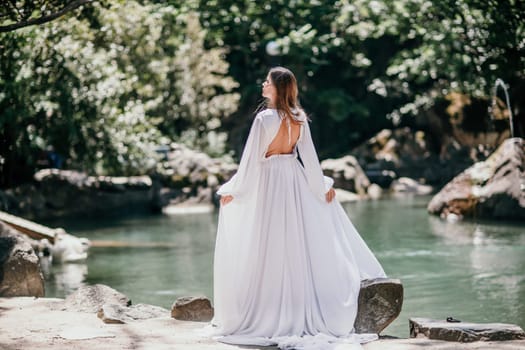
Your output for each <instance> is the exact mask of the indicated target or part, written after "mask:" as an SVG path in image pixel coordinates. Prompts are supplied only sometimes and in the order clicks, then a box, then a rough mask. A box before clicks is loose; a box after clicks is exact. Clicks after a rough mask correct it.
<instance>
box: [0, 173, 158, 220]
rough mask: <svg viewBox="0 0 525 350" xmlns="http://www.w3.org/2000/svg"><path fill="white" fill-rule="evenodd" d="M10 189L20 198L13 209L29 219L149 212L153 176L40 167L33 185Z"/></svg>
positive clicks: (14, 196)
mask: <svg viewBox="0 0 525 350" xmlns="http://www.w3.org/2000/svg"><path fill="white" fill-rule="evenodd" d="M6 192H7V193H8V195H10V196H11V197H13V198H15V199H16V205H14V206H12V207H10V208H9V212H11V213H14V214H18V215H21V216H24V217H25V218H28V219H35V218H36V219H37V218H53V217H65V216H73V217H74V216H77V217H79V216H111V215H118V214H122V213H129V212H146V211H151V205H152V199H153V186H152V180H151V178H150V177H149V176H132V177H110V176H88V175H87V174H85V173H82V172H78V171H73V170H59V169H43V170H40V171H38V172H37V173H36V174H35V175H34V182H33V183H32V184H26V185H22V186H20V187H17V188H14V189H10V190H8V191H6Z"/></svg>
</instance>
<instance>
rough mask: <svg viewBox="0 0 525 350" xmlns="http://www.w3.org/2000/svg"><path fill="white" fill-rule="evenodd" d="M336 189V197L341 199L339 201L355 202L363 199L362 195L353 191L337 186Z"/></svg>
mask: <svg viewBox="0 0 525 350" xmlns="http://www.w3.org/2000/svg"><path fill="white" fill-rule="evenodd" d="M334 190H335V198H336V199H337V201H339V203H348V202H355V201H358V200H360V199H361V197H360V196H358V195H357V194H355V193H353V192H350V191H345V190H342V189H340V188H335V189H334Z"/></svg>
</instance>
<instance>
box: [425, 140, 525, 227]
mask: <svg viewBox="0 0 525 350" xmlns="http://www.w3.org/2000/svg"><path fill="white" fill-rule="evenodd" d="M523 164H525V141H524V140H523V139H521V138H513V139H507V140H506V141H505V142H503V143H502V144H501V146H500V147H499V148H498V149H497V150H496V151H495V152H494V153H493V154H492V155H491V156H490V157H489V158H488V159H487V160H486V161H483V162H478V163H476V164H474V165H473V166H472V167H470V168H468V169H467V170H465V171H464V172H462V173H461V174H459V175H458V176H456V177H455V178H454V179H453V180H452V181H451V182H450V183H448V184H447V185H446V186H445V187H444V188H443V189H442V190H441V191H440V192H439V193H438V194H436V195H435V196H434V197H433V198H432V200H431V201H430V203H429V204H428V207H427V209H428V211H429V212H430V213H432V214H436V215H439V216H441V217H442V218H448V217H449V216H451V215H453V216H456V217H476V218H483V219H507V220H508V219H510V220H522V221H523V220H525V173H524V170H525V169H524V165H523Z"/></svg>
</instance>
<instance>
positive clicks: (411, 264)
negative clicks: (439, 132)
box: [46, 197, 525, 337]
mask: <svg viewBox="0 0 525 350" xmlns="http://www.w3.org/2000/svg"><path fill="white" fill-rule="evenodd" d="M428 201H429V197H406V198H401V199H387V200H380V201H362V202H358V203H349V204H346V205H345V206H344V207H345V209H346V211H347V213H348V214H349V217H350V218H351V220H352V221H353V223H354V225H355V226H356V227H357V229H358V230H359V231H360V233H361V235H362V236H363V238H364V239H365V240H366V241H367V243H368V244H369V246H370V248H371V249H372V250H373V251H374V253H375V254H376V256H377V257H378V259H379V261H380V262H381V263H382V264H383V266H384V268H385V271H386V273H387V274H388V275H389V276H390V277H393V278H399V279H400V280H401V281H402V282H403V286H404V289H405V298H404V305H403V311H402V313H401V315H400V316H399V317H398V319H397V320H396V321H394V322H393V323H392V324H391V325H390V326H389V327H388V328H387V329H386V330H385V331H384V332H383V333H385V334H389V335H394V336H399V337H407V336H408V318H409V317H430V318H438V319H439V318H441V319H443V318H445V317H447V316H454V317H455V318H458V319H461V320H465V321H467V320H468V321H472V322H507V323H515V324H518V325H520V326H522V327H523V326H525V225H523V224H521V225H519V224H512V223H505V222H478V223H476V222H460V223H454V224H453V223H447V222H444V221H442V220H440V219H439V218H436V217H433V216H430V215H428V214H427V212H426V204H427V202H428ZM216 221H217V213H216V212H215V213H209V214H186V215H181V216H171V217H170V216H149V217H132V218H125V219H106V220H76V221H66V222H60V223H53V225H55V226H59V225H60V226H63V227H64V228H66V230H67V231H68V232H70V233H73V234H75V235H77V236H83V237H87V238H89V239H90V240H115V241H128V242H166V243H170V246H169V247H163V248H129V247H128V248H92V249H91V251H90V256H89V258H88V260H87V262H86V263H85V264H64V265H53V267H52V269H51V271H50V273H49V274H48V278H47V281H46V296H48V297H53V296H55V297H64V296H66V295H68V294H69V293H71V292H72V291H73V290H75V289H76V288H78V286H79V285H81V284H95V283H102V284H106V285H109V286H111V287H113V288H115V289H117V290H119V291H121V292H122V293H124V294H126V295H127V296H128V297H130V298H131V299H132V301H133V303H134V304H137V303H148V304H154V305H159V306H163V307H165V308H170V307H171V304H172V303H173V301H174V300H175V299H176V298H178V297H180V296H187V295H206V296H208V297H210V298H211V297H212V295H213V294H212V293H213V288H212V279H213V275H212V263H213V246H214V243H215V230H216Z"/></svg>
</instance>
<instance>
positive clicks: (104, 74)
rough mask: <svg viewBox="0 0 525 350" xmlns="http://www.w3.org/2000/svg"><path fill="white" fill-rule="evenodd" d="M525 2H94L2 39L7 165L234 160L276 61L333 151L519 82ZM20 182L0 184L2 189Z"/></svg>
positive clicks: (140, 167)
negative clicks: (229, 156)
mask: <svg viewBox="0 0 525 350" xmlns="http://www.w3.org/2000/svg"><path fill="white" fill-rule="evenodd" d="M17 3H18V4H22V3H23V2H17ZM39 3H40V2H39ZM27 4H30V3H29V2H27ZM56 4H58V2H57V3H56ZM24 6H25V5H24ZM524 6H525V5H524V4H523V2H520V1H516V0H503V1H482V0H457V1H456V0H454V1H452V0H445V1H437V0H385V1H377V0H332V1H311V0H261V1H257V2H256V1H252V0H221V1H218V0H188V1H184V2H181V1H175V0H172V1H157V2H151V1H138V0H137V1H119V0H110V1H107V0H104V2H103V3H102V5H101V2H94V3H92V4H91V5H89V6H85V7H83V8H82V9H81V10H76V11H74V12H71V13H70V14H69V15H68V16H65V17H61V18H60V19H58V20H55V21H53V22H51V23H49V24H46V25H41V26H34V27H28V28H25V29H21V30H17V31H15V32H11V33H6V34H2V35H0V40H1V41H0V42H1V44H0V142H2V147H1V148H0V165H1V162H3V163H4V166H3V168H4V170H5V169H7V170H9V171H12V169H15V168H17V167H18V168H19V169H22V170H24V171H25V172H27V174H30V173H31V171H32V170H34V168H35V167H37V163H38V159H39V157H40V156H39V154H40V152H41V151H42V150H43V149H46V148H47V147H49V146H53V147H54V148H55V150H56V151H57V152H59V153H60V154H62V155H63V156H64V157H65V158H66V159H67V161H68V166H70V167H75V168H83V169H85V170H87V171H90V172H93V171H96V172H99V173H112V174H135V173H144V172H146V171H147V170H148V169H149V168H150V166H151V163H152V161H151V160H152V159H153V158H154V147H155V145H158V144H163V143H167V142H170V141H172V140H177V141H181V142H184V143H186V144H187V145H189V146H190V147H194V148H199V149H201V150H205V151H206V152H208V153H210V154H213V155H221V154H223V153H224V152H226V151H227V150H226V148H225V140H226V138H227V137H228V139H229V143H230V147H231V148H233V149H236V150H238V151H240V149H241V147H242V144H243V141H244V138H245V135H246V133H247V127H248V126H249V124H250V122H251V115H252V112H253V111H254V109H255V106H256V105H257V104H258V102H260V101H261V100H262V98H261V96H260V93H261V87H260V84H261V83H262V80H263V78H264V77H265V75H266V73H267V71H268V69H269V68H270V67H271V66H273V65H277V64H279V65H284V66H287V67H289V68H291V69H292V70H293V71H294V72H295V73H296V75H297V78H298V80H299V82H300V95H301V99H302V104H303V106H304V107H305V108H306V110H307V112H309V113H310V114H311V117H312V120H313V124H312V130H313V132H314V138H315V139H316V143H317V145H318V148H319V151H320V156H321V157H326V156H337V155H340V154H343V153H346V152H348V151H349V150H350V149H351V148H352V147H353V146H355V145H356V144H358V143H359V142H361V141H362V140H363V139H365V138H367V137H369V136H370V135H372V134H374V133H376V132H377V131H378V130H380V129H382V128H385V127H392V126H394V125H395V124H396V123H410V118H405V116H409V115H414V114H417V113H419V112H420V111H421V110H422V109H426V108H431V107H432V106H433V105H435V103H436V101H443V97H444V96H446V95H447V94H449V93H451V92H460V93H465V94H468V95H469V96H471V97H476V98H478V99H479V98H481V99H483V98H486V97H487V96H489V95H490V93H491V88H492V85H493V83H494V80H495V79H496V78H502V79H504V80H505V81H506V82H507V83H508V84H509V85H510V86H511V87H513V86H518V85H520V84H522V85H523V84H524V81H525V77H524V74H525V54H524V50H525V24H524V23H525V9H524ZM4 17H5V16H4ZM14 20H16V18H15V19H14ZM4 23H5V21H4ZM267 45H270V47H269V48H270V49H273V51H275V55H269V54H268V52H267V50H266V48H267ZM241 97H242V98H241ZM515 103H516V102H515ZM522 110H523V109H517V111H518V116H517V117H518V118H520V116H519V113H523V112H522ZM520 111H521V112H520ZM521 118H522V119H523V116H522V114H521ZM238 154H240V152H238ZM2 159H3V160H2ZM4 173H5V171H4ZM16 176H17V173H16V172H15V173H10V174H8V175H3V176H0V177H1V178H2V179H3V180H1V181H2V184H3V185H5V184H6V180H5V179H6V178H9V179H13V178H14V177H16Z"/></svg>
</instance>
